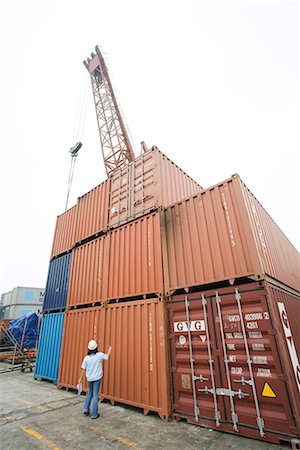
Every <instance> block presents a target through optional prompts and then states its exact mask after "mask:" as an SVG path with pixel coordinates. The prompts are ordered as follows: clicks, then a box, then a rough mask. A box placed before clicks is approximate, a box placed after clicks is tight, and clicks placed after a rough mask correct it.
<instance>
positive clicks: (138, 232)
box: [67, 211, 163, 307]
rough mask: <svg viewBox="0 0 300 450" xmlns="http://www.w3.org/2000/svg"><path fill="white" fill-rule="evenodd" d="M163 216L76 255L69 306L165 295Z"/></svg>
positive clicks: (157, 215) (136, 223) (118, 232)
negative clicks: (162, 237) (162, 238)
mask: <svg viewBox="0 0 300 450" xmlns="http://www.w3.org/2000/svg"><path fill="white" fill-rule="evenodd" d="M160 219H161V216H160V212H159V211H158V212H154V213H150V214H148V215H146V216H143V217H141V218H139V219H137V220H135V221H132V222H129V223H127V224H126V225H123V226H121V227H119V228H116V229H113V230H111V231H110V232H109V233H107V234H106V235H104V236H102V237H100V238H97V239H94V240H92V241H90V242H88V243H86V244H83V245H81V246H79V247H77V248H75V249H74V250H73V252H72V262H71V270H70V287H69V293H68V300H67V305H68V307H71V306H78V305H95V303H100V302H102V303H103V302H107V301H108V300H113V299H120V298H129V297H134V296H146V295H152V294H157V295H160V294H161V293H162V292H163V273H162V248H161V230H160V226H161V224H160Z"/></svg>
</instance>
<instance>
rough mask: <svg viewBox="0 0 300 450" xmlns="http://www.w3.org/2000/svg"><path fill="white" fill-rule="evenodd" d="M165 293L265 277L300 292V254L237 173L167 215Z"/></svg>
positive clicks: (178, 205)
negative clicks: (225, 281) (210, 284)
mask: <svg viewBox="0 0 300 450" xmlns="http://www.w3.org/2000/svg"><path fill="white" fill-rule="evenodd" d="M165 221H166V223H165V228H166V233H165V239H164V240H163V242H164V245H163V249H164V252H163V259H164V279H165V288H166V291H174V290H176V289H180V288H184V287H185V288H187V287H191V286H201V285H204V284H209V283H214V282H217V281H223V280H229V281H230V283H234V282H235V280H236V279H237V278H241V277H249V278H251V279H254V280H259V279H264V278H265V277H266V276H269V277H271V278H272V279H276V280H279V281H280V282H282V283H284V284H285V285H287V286H290V287H292V288H294V289H295V290H297V291H298V292H300V255H299V253H298V252H297V250H296V249H295V248H294V247H293V245H292V244H291V243H290V242H289V240H288V239H287V238H286V236H285V235H284V234H283V232H282V231H281V230H280V229H279V227H278V226H277V225H276V223H275V222H274V221H273V220H272V219H271V217H270V216H269V215H268V214H267V213H266V211H265V210H264V209H263V207H262V206H261V205H260V203H259V202H258V201H257V200H256V199H255V197H254V196H253V195H252V194H251V192H250V191H249V189H248V188H247V187H246V186H245V185H244V183H243V182H242V181H241V179H240V178H239V176H238V175H235V176H233V177H232V178H231V179H229V180H226V181H224V182H222V183H219V184H218V185H216V186H213V187H211V188H209V189H206V190H205V191H202V192H201V193H200V194H198V195H197V196H194V197H191V198H189V199H187V200H185V201H182V202H180V203H177V204H175V205H173V206H171V207H169V208H168V209H167V210H166V213H165Z"/></svg>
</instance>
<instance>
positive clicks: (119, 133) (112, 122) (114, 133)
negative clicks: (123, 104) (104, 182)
mask: <svg viewBox="0 0 300 450" xmlns="http://www.w3.org/2000/svg"><path fill="white" fill-rule="evenodd" d="M95 52H96V53H93V52H92V53H91V58H87V59H86V60H84V61H83V63H84V65H85V67H86V68H87V70H88V72H89V74H90V77H91V82H92V89H93V95H94V102H95V108H96V115H97V122H98V129H99V135H100V142H101V147H102V154H103V159H104V165H105V169H106V173H107V176H108V177H109V176H110V175H112V174H113V173H115V172H116V171H117V170H119V169H121V168H122V167H124V166H126V165H127V164H128V163H130V162H131V161H133V160H134V152H133V147H132V145H131V142H130V139H129V136H128V133H127V130H126V127H125V123H124V121H123V119H122V115H121V112H120V108H119V106H118V103H117V100H116V97H115V94H114V91H113V88H112V84H111V81H110V78H109V75H108V70H107V67H106V64H105V61H104V58H103V56H102V54H101V52H100V50H99V47H98V46H96V47H95Z"/></svg>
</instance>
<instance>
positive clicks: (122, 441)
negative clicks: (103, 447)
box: [116, 436, 140, 449]
mask: <svg viewBox="0 0 300 450" xmlns="http://www.w3.org/2000/svg"><path fill="white" fill-rule="evenodd" d="M116 440H117V441H119V442H121V443H122V444H124V445H126V446H127V447H133V448H136V449H140V446H139V444H138V443H137V442H134V441H128V439H125V438H123V437H122V436H117V437H116Z"/></svg>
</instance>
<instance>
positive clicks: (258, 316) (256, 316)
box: [245, 312, 263, 320]
mask: <svg viewBox="0 0 300 450" xmlns="http://www.w3.org/2000/svg"><path fill="white" fill-rule="evenodd" d="M245 320H263V314H262V313H261V312H253V313H250V314H245Z"/></svg>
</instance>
